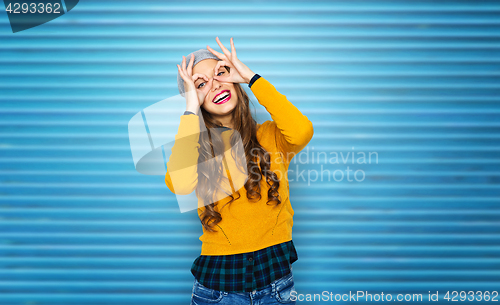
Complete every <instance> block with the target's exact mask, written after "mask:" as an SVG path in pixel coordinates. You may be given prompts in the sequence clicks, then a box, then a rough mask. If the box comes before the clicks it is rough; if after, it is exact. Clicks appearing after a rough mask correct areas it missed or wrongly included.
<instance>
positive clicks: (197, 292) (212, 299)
mask: <svg viewBox="0 0 500 305" xmlns="http://www.w3.org/2000/svg"><path fill="white" fill-rule="evenodd" d="M292 291H293V292H294V295H295V294H296V293H295V285H294V282H293V274H292V272H290V273H289V274H288V275H285V276H284V277H282V278H280V279H277V280H276V281H274V282H272V283H271V284H269V285H268V286H267V287H265V288H263V289H261V290H256V291H253V292H225V291H218V290H213V289H210V288H207V287H205V286H203V285H202V284H200V283H199V282H198V281H197V280H196V279H195V280H194V285H193V293H192V297H191V305H207V304H224V305H225V304H230V305H244V304H245V305H246V304H248V305H250V304H252V305H265V304H295V301H292V298H291V294H292Z"/></svg>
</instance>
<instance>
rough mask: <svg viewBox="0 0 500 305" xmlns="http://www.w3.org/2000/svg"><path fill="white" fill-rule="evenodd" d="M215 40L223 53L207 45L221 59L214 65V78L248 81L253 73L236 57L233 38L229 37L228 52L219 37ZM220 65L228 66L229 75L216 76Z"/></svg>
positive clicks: (236, 81) (239, 81)
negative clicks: (229, 45) (229, 46)
mask: <svg viewBox="0 0 500 305" xmlns="http://www.w3.org/2000/svg"><path fill="white" fill-rule="evenodd" d="M215 40H216V41H217V44H218V45H219V47H220V48H221V50H222V52H224V54H222V53H219V52H217V51H215V50H214V49H212V48H211V47H209V46H207V49H208V50H209V51H210V52H212V54H214V55H215V56H217V57H218V58H220V59H221V60H220V61H219V62H218V63H217V65H216V66H215V69H214V70H215V76H214V79H216V80H218V81H221V82H230V83H247V84H248V83H249V82H250V80H251V79H252V77H253V76H254V75H255V73H254V72H253V71H252V70H250V68H248V67H247V66H246V65H245V64H244V63H242V62H241V61H240V60H239V59H238V57H237V56H236V48H235V47H234V43H233V38H232V37H231V52H229V50H228V49H226V47H224V45H223V44H222V43H221V42H220V40H219V37H216V38H215ZM221 66H228V67H229V68H230V71H229V76H217V72H218V71H219V68H220V67H221Z"/></svg>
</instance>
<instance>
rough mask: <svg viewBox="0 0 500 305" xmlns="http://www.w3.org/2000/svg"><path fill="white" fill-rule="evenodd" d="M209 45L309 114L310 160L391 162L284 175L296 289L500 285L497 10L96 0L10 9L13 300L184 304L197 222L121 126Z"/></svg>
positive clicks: (3, 24)
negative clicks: (49, 10) (54, 11)
mask: <svg viewBox="0 0 500 305" xmlns="http://www.w3.org/2000/svg"><path fill="white" fill-rule="evenodd" d="M216 36H219V37H220V39H221V40H222V41H223V42H224V43H225V44H226V45H227V46H229V38H230V37H234V41H235V45H236V48H237V50H238V55H239V57H240V59H241V60H242V61H243V62H244V63H246V64H247V65H248V66H249V67H250V68H251V69H252V70H253V71H255V72H256V73H259V74H261V75H262V76H264V77H266V79H268V80H269V81H270V82H271V83H272V84H273V85H274V86H275V87H276V88H277V89H278V90H279V91H280V92H281V93H283V94H285V95H286V96H287V97H288V98H289V100H290V101H292V102H293V103H294V104H295V105H296V106H297V107H298V108H299V109H300V110H302V111H303V113H305V114H306V115H307V116H308V117H309V118H310V120H311V121H312V122H313V124H314V127H315V135H314V138H313V140H312V141H311V143H310V144H309V146H308V147H309V156H313V155H314V156H315V157H317V156H318V153H319V152H324V153H327V154H328V156H329V157H328V158H330V157H331V156H332V155H331V154H330V153H334V152H337V153H339V154H340V153H341V152H342V153H343V154H344V156H345V154H347V153H348V152H350V153H353V152H356V153H358V152H365V153H369V152H376V153H377V154H378V163H375V160H374V159H372V163H371V164H357V163H354V164H353V163H352V162H350V161H348V162H347V163H346V164H344V163H343V162H341V164H331V163H330V162H329V161H327V162H325V160H324V159H323V161H322V162H323V163H318V162H317V161H316V160H315V162H312V161H310V162H309V163H308V164H299V166H300V170H305V171H306V173H305V175H306V177H307V171H309V172H310V173H311V174H312V175H314V174H313V173H314V172H313V171H314V170H316V171H320V170H321V166H323V169H327V170H330V171H331V172H333V171H335V170H340V171H344V173H345V170H346V169H347V166H349V169H351V170H354V171H355V170H362V171H363V172H364V173H365V175H366V177H365V179H364V181H362V182H356V181H353V182H348V181H346V179H347V178H344V180H343V181H339V182H336V181H333V180H332V181H330V182H328V181H325V180H324V181H315V182H311V183H309V185H308V183H307V182H304V181H300V182H292V183H291V184H290V188H291V190H290V191H291V202H292V205H293V207H294V209H295V213H296V214H295V217H294V221H295V222H294V224H295V225H294V231H293V238H294V241H295V244H296V247H297V250H298V254H299V260H298V261H297V262H296V263H295V264H294V274H295V281H296V290H297V292H298V293H303V294H313V293H322V292H323V291H325V290H326V291H329V292H334V293H349V291H352V292H356V291H368V292H370V293H373V294H377V293H381V292H384V294H387V293H393V296H394V298H395V297H396V293H421V294H423V297H424V302H419V303H427V302H425V301H426V300H427V295H428V291H431V292H433V293H435V292H436V291H439V292H440V298H442V297H443V296H444V293H446V291H447V290H450V291H452V290H456V291H469V290H473V291H483V292H484V291H492V290H495V289H496V290H497V291H499V290H500V222H499V216H500V187H499V182H500V142H499V138H500V116H499V114H500V103H499V102H500V98H499V96H500V3H499V2H498V1H307V2H306V1H304V2H299V1H253V2H251V1H245V2H244V3H240V2H229V1H224V2H222V1H221V2H216V1H215V2H193V1H191V2H169V1H110V0H108V1H96V0H92V1H91V0H88V1H81V2H80V3H79V4H78V5H77V6H76V7H75V8H74V9H73V10H72V11H71V12H69V13H68V14H67V15H65V16H63V17H61V18H58V19H56V20H54V21H52V22H50V23H47V24H44V25H42V26H39V27H36V28H33V29H30V30H26V31H23V32H19V33H16V34H13V33H12V32H11V30H10V26H9V24H8V19H7V15H6V14H5V13H1V14H0V101H1V104H0V153H1V156H0V179H1V180H0V181H1V184H0V243H1V244H0V304H2V305H13V304H31V305H32V304H37V305H42V304H43V305H49V304H50V305H56V304H61V305H62V304H64V305H67V304H72V305H83V304H92V305H95V304H144V305H145V304H188V303H189V300H190V296H191V295H190V293H191V289H192V283H193V277H192V275H191V274H190V272H189V268H190V267H191V264H192V262H193V260H194V259H195V258H196V256H197V255H199V253H200V249H201V243H200V241H199V240H198V237H199V236H200V234H201V225H200V224H199V220H198V218H197V214H196V212H195V211H192V212H188V213H183V214H181V213H179V207H178V205H177V203H176V201H175V196H174V195H173V194H171V193H170V191H169V190H168V189H167V187H166V186H165V184H164V177H162V176H146V175H141V174H139V173H138V172H137V171H135V169H134V164H133V161H132V156H131V151H130V145H129V139H128V133H127V124H128V121H129V120H130V119H131V118H132V116H133V115H134V114H136V113H137V112H139V111H141V110H142V109H144V108H145V107H148V106H149V105H152V104H154V103H156V102H158V101H160V100H163V99H165V98H168V97H171V96H174V95H176V94H178V91H177V85H176V73H177V68H176V66H175V65H176V64H177V63H179V62H180V61H181V60H182V55H187V54H189V53H190V52H191V51H194V50H197V49H200V48H204V47H205V46H206V45H207V44H209V45H210V46H212V47H213V48H216V49H217V50H218V46H217V44H216V42H215V37H216ZM255 104H257V103H256V102H255ZM257 110H258V113H259V116H261V117H264V115H265V114H264V113H263V112H262V108H259V107H258V108H257ZM170 130H171V132H172V134H175V132H176V130H177V129H176V126H170ZM357 156H358V155H356V158H357ZM304 158H305V157H304ZM328 160H330V159H328ZM292 167H294V164H292ZM291 175H292V174H291ZM293 175H295V173H293ZM351 175H352V172H351ZM351 178H352V176H351ZM290 179H295V180H296V177H295V176H293V177H290ZM337 179H339V176H337ZM499 299H500V297H497V300H499ZM302 303H304V304H314V303H323V302H308V303H306V302H302ZM345 303H349V304H351V303H354V302H353V301H351V302H345ZM357 303H360V302H357ZM434 303H436V302H434ZM439 303H447V301H446V300H441V301H440V302H439Z"/></svg>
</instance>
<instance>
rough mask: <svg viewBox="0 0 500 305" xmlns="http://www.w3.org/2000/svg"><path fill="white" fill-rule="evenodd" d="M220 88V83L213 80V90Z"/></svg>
mask: <svg viewBox="0 0 500 305" xmlns="http://www.w3.org/2000/svg"><path fill="white" fill-rule="evenodd" d="M219 87H220V82H219V81H218V80H216V79H215V78H212V89H214V90H217V89H219Z"/></svg>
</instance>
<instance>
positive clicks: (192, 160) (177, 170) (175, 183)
mask: <svg viewBox="0 0 500 305" xmlns="http://www.w3.org/2000/svg"><path fill="white" fill-rule="evenodd" d="M199 135H200V121H199V117H198V116H197V115H194V114H189V115H182V116H181V121H180V124H179V129H178V131H177V134H176V136H175V142H174V146H173V147H172V153H171V155H170V158H169V160H168V162H167V173H166V174H165V183H166V185H167V187H168V188H169V189H170V191H172V193H174V194H178V195H187V194H190V193H191V192H193V190H194V189H195V188H196V185H197V183H198V167H197V163H198V155H199V153H198V148H199V147H200V144H199V142H198V140H199Z"/></svg>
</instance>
